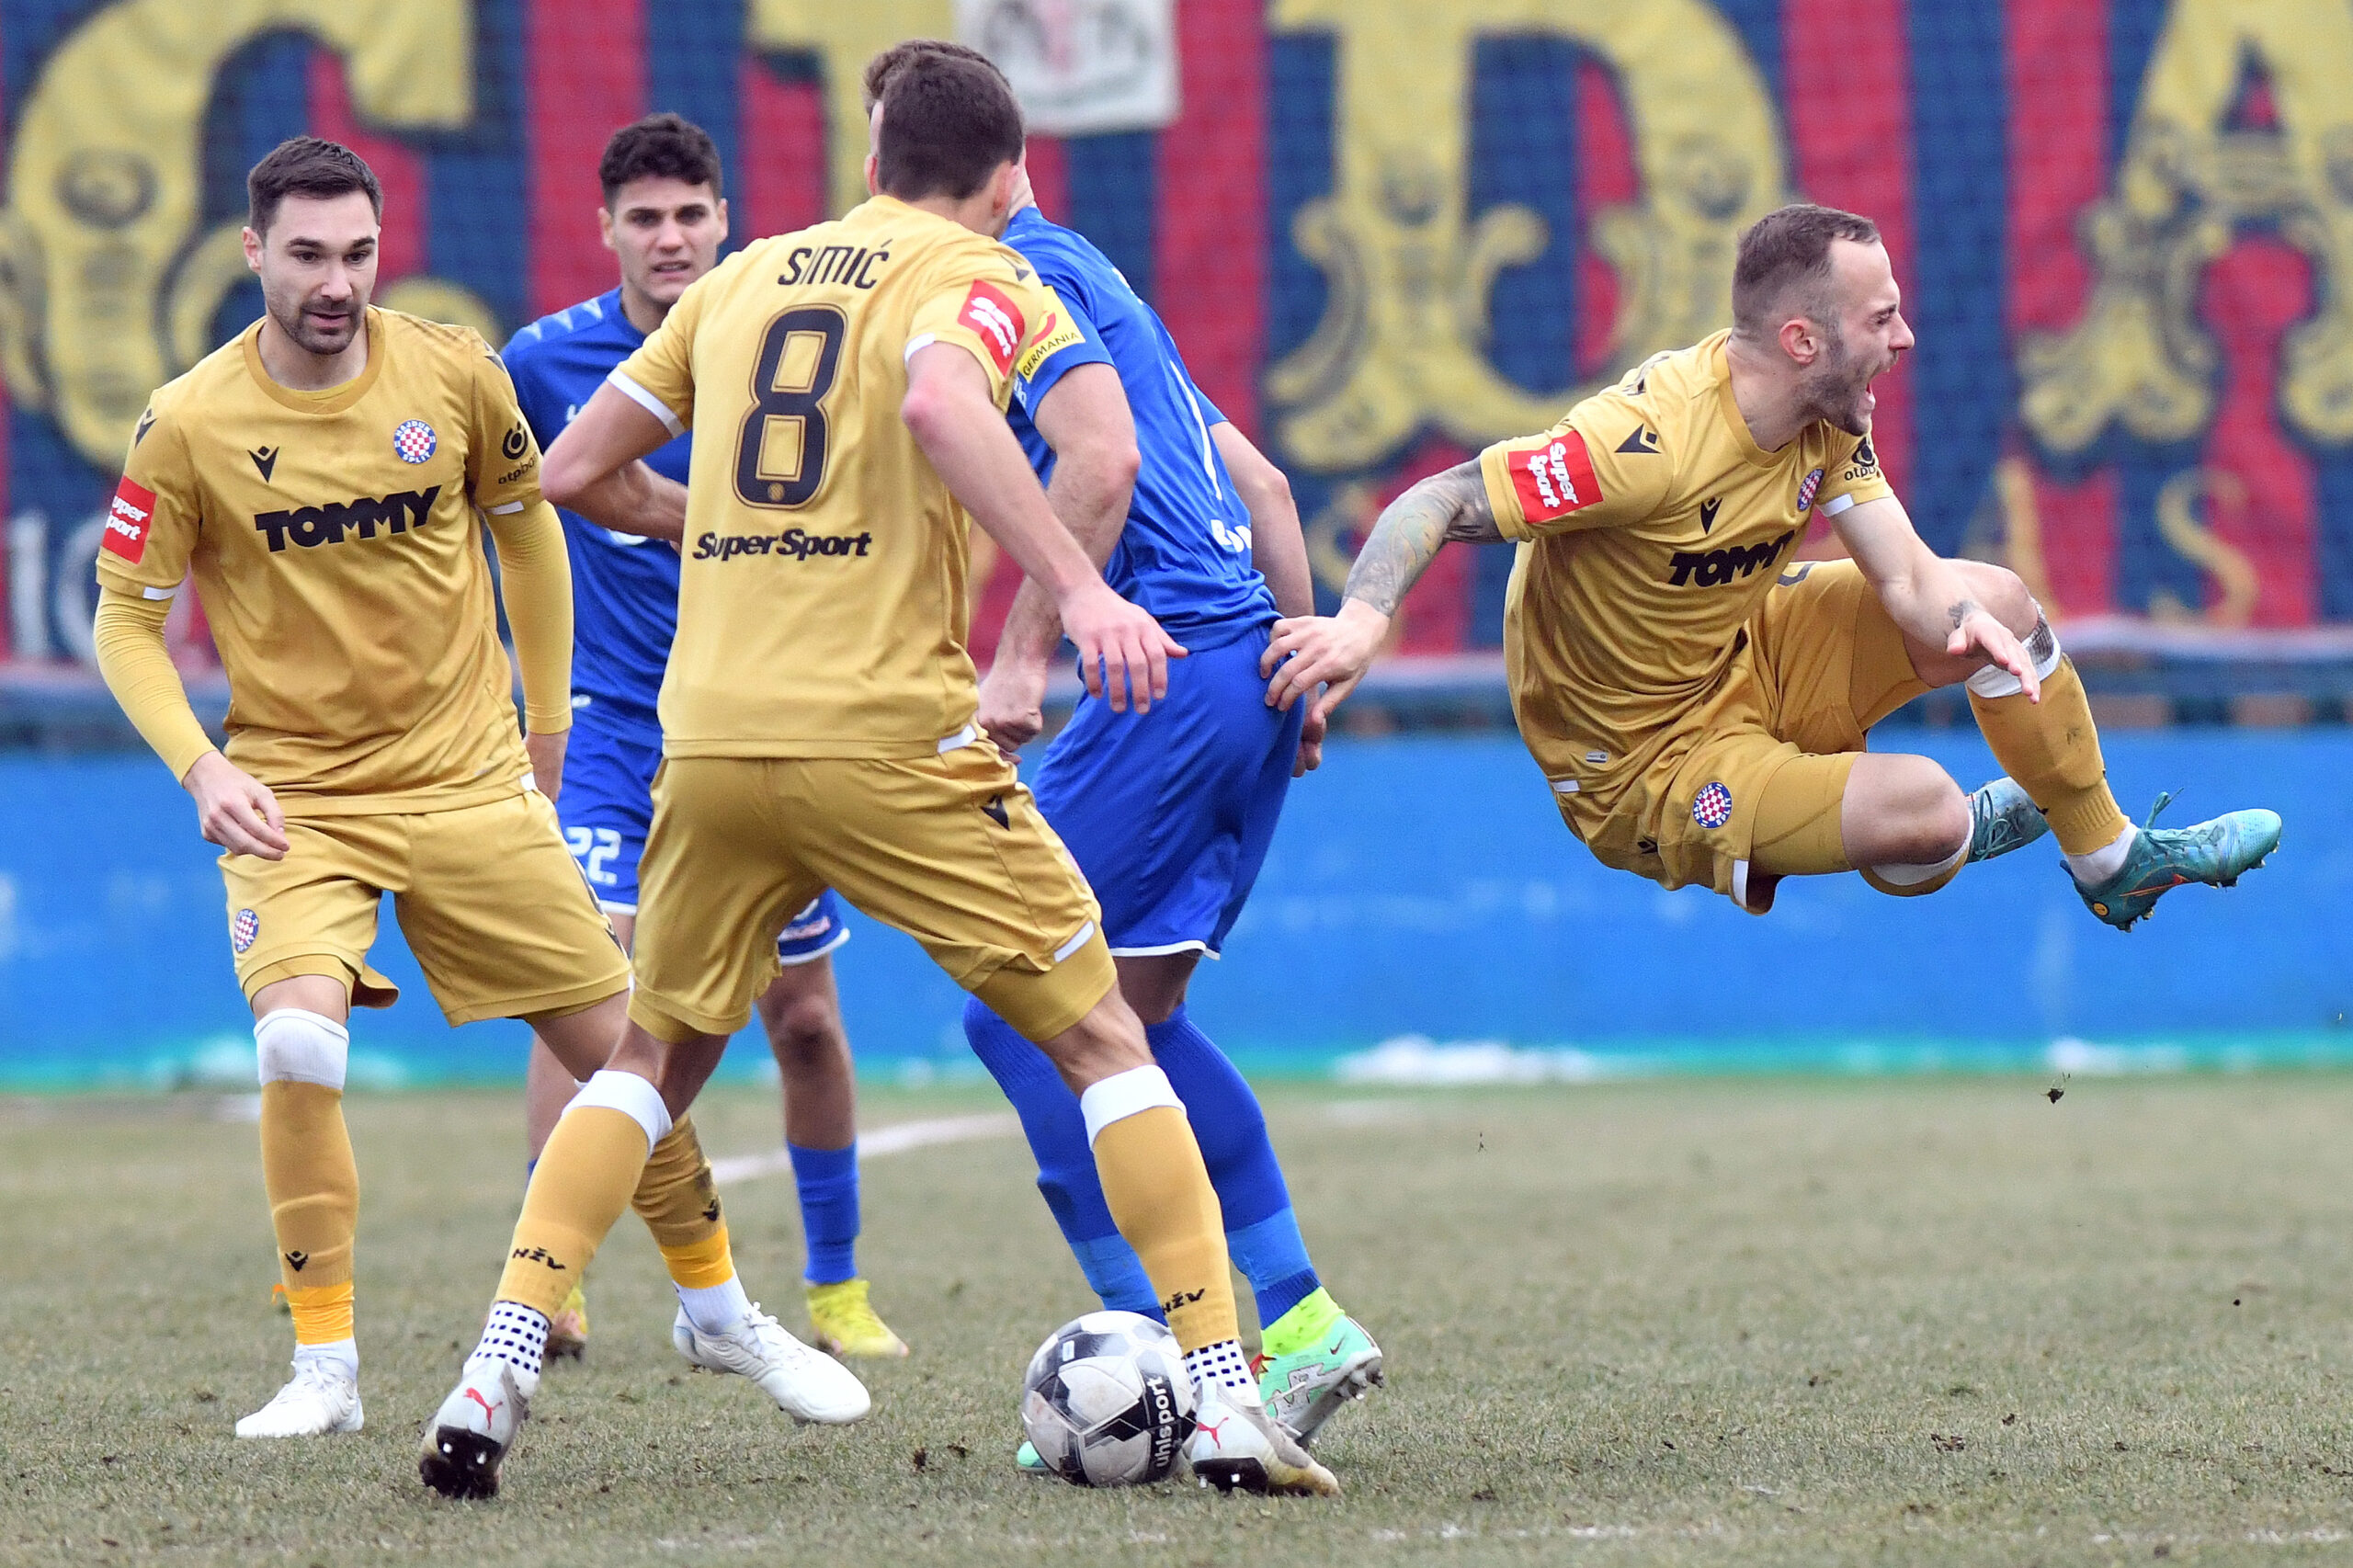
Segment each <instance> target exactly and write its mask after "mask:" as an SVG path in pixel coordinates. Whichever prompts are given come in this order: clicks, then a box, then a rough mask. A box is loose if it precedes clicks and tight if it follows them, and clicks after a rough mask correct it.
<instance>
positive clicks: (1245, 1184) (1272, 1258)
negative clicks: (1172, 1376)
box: [1144, 1004, 1381, 1443]
mask: <svg viewBox="0 0 2353 1568" xmlns="http://www.w3.org/2000/svg"><path fill="white" fill-rule="evenodd" d="M1144 1038H1145V1039H1146V1040H1148V1041H1149V1042H1150V1043H1151V1045H1152V1054H1153V1058H1154V1060H1155V1061H1157V1062H1159V1063H1160V1066H1161V1069H1162V1071H1164V1072H1165V1073H1166V1074H1168V1081H1169V1083H1170V1084H1171V1085H1174V1086H1175V1088H1176V1097H1177V1098H1178V1099H1181V1100H1183V1101H1184V1102H1185V1109H1186V1114H1187V1115H1188V1117H1189V1118H1190V1119H1192V1121H1193V1124H1194V1128H1195V1135H1196V1136H1197V1137H1198V1138H1199V1140H1200V1144H1201V1158H1202V1159H1203V1160H1204V1161H1206V1162H1207V1163H1208V1165H1209V1170H1210V1183H1211V1186H1212V1187H1215V1188H1216V1189H1217V1197H1218V1203H1219V1206H1220V1208H1221V1209H1222V1210H1223V1215H1224V1221H1225V1245H1226V1250H1227V1251H1228V1252H1229V1253H1231V1254H1232V1255H1233V1266H1234V1267H1236V1268H1238V1269H1240V1270H1241V1271H1242V1276H1243V1278H1245V1279H1247V1280H1249V1281H1250V1289H1251V1292H1252V1294H1253V1295H1255V1296H1256V1299H1257V1300H1256V1305H1257V1310H1258V1324H1259V1354H1258V1358H1257V1359H1256V1361H1255V1362H1254V1363H1253V1368H1252V1369H1253V1370H1254V1371H1256V1374H1257V1377H1258V1392H1259V1396H1260V1398H1261V1399H1262V1400H1263V1401H1264V1403H1265V1404H1266V1407H1267V1415H1271V1416H1273V1417H1274V1418H1275V1419H1276V1420H1278V1421H1279V1422H1281V1423H1282V1424H1283V1425H1284V1426H1288V1427H1289V1428H1290V1430H1291V1431H1292V1432H1294V1433H1295V1434H1297V1435H1298V1437H1299V1439H1300V1441H1301V1442H1302V1443H1306V1442H1313V1440H1314V1438H1315V1436H1316V1434H1317V1433H1318V1432H1320V1431H1321V1430H1322V1429H1323V1426H1324V1423H1325V1422H1326V1421H1329V1420H1330V1419H1331V1418H1332V1417H1333V1416H1334V1415H1337V1414H1338V1413H1339V1412H1340V1411H1341V1410H1343V1409H1345V1408H1347V1404H1348V1402H1349V1401H1351V1400H1356V1399H1361V1398H1363V1397H1364V1396H1365V1394H1367V1393H1368V1392H1371V1390H1372V1389H1373V1388H1375V1387H1376V1386H1378V1385H1379V1384H1380V1383H1381V1346H1378V1345H1376V1344H1374V1343H1373V1338H1372V1335H1370V1334H1367V1333H1366V1332H1365V1330H1364V1325H1363V1324H1359V1323H1358V1322H1357V1321H1356V1320H1355V1319H1354V1318H1352V1317H1349V1316H1348V1315H1347V1313H1345V1312H1342V1311H1341V1310H1340V1307H1339V1303H1338V1302H1336V1301H1334V1300H1333V1299H1332V1294H1331V1292H1330V1291H1328V1290H1325V1289H1324V1282H1323V1280H1322V1279H1321V1278H1318V1277H1317V1275H1316V1272H1315V1266H1314V1264H1313V1263H1312V1262H1311V1261H1309V1259H1308V1256H1307V1243H1306V1242H1305V1240H1304V1239H1303V1238H1302V1236H1301V1235H1300V1233H1299V1217H1298V1215H1297V1214H1295V1213H1294V1212H1293V1211H1292V1210H1291V1202H1290V1187H1289V1185H1288V1184H1287V1183H1285V1181H1284V1180H1283V1171H1282V1165H1281V1164H1280V1163H1279V1161H1277V1159H1276V1158H1275V1146H1274V1141H1273V1140H1272V1139H1271V1138H1269V1137H1268V1136H1267V1117H1266V1113H1265V1112H1264V1111H1263V1110H1261V1109H1260V1108H1259V1107H1258V1096H1256V1094H1255V1093H1253V1092H1252V1090H1251V1088H1250V1084H1249V1080H1247V1079H1245V1077H1243V1075H1242V1074H1241V1073H1240V1072H1238V1071H1237V1070H1236V1069H1235V1067H1234V1065H1233V1062H1231V1061H1229V1060H1228V1059H1227V1057H1226V1054H1225V1052H1224V1051H1220V1050H1219V1049H1218V1048H1217V1045H1216V1043H1215V1042H1214V1041H1212V1040H1211V1039H1210V1038H1209V1036H1207V1035H1205V1034H1203V1033H1202V1032H1201V1031H1200V1030H1199V1028H1196V1027H1195V1026H1194V1024H1193V1020H1192V1017H1190V1015H1189V1014H1188V1012H1187V1011H1186V1009H1185V1007H1184V1006H1182V1005H1181V1004H1180V1005H1179V1006H1177V1008H1176V1011H1175V1012H1174V1013H1172V1014H1170V1015H1169V1016H1168V1017H1166V1018H1165V1019H1163V1020H1162V1021H1161V1022H1159V1023H1156V1024H1152V1025H1149V1026H1147V1027H1146V1028H1145V1029H1144Z"/></svg>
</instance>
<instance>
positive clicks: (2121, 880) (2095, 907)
mask: <svg viewBox="0 0 2353 1568" xmlns="http://www.w3.org/2000/svg"><path fill="white" fill-rule="evenodd" d="M2172 801H2173V794H2172V792H2171V791H2170V790H2168V791H2166V792H2165V793H2164V794H2161V795H2159V796H2158V797H2157V803H2156V804H2155V805H2154V806H2152V807H2150V808H2149V820H2148V822H2147V823H2145V824H2143V825H2142V828H2141V831H2140V833H2139V835H2137V836H2136V837H2134V839H2133V840H2132V847H2131V849H2129V850H2127V851H2126V852H2125V856H2124V864H2123V866H2122V867H2121V868H2120V869H2118V871H2117V873H2116V875H2114V876H2112V877H2110V878H2109V879H2108V880H2107V881H2104V882H2099V883H2096V884H2093V885H2090V886H2086V885H2085V884H2084V883H2082V882H2077V883H2076V884H2075V892H2078V893H2079V894H2081V895H2082V896H2083V900H2084V903H2086V905H2088V906H2089V907H2090V909H2091V912H2092V913H2093V914H2094V915H2097V916H2099V918H2100V919H2102V920H2104V921H2106V922H2107V923H2108V924H2109V925H2110V926H2115V927H2116V928H2117V929H2118V930H2120V931H2129V930H2131V928H2132V923H2133V922H2134V921H2136V920H2140V919H2143V918H2144V917H2145V916H2146V915H2148V913H2149V912H2150V911H2151V910H2152V909H2154V908H2155V907H2156V903H2157V900H2158V899H2160V898H2162V897H2164V896H2165V894H2166V893H2168V892H2172V891H2173V890H2174V889H2175V888H2177V887H2180V886H2182V885H2184V884H2185V883H2188V882H2203V883H2205V884H2206V885H2207V886H2209V887H2218V888H2227V887H2231V886H2234V884H2236V882H2237V881H2238V880H2239V878H2240V877H2241V876H2243V875H2244V874H2245V873H2246V872H2248V871H2251V870H2253V869H2256V867H2257V866H2260V865H2262V864H2263V861H2264V858H2265V857H2267V856H2268V855H2269V854H2270V853H2271V852H2272V851H2273V850H2274V849H2277V848H2279V812H2265V811H2249V812H2229V813H2227V814H2226V815H2223V816H2219V817H2216V818H2215V819H2214V820H2213V821H2211V822H2201V823H2200V824H2198V825H2197V826H2196V827H2158V826H2156V825H2155V824H2156V820H2157V813H2158V812H2162V811H2164V810H2165V807H2166V806H2167V805H2169V804H2171V803H2172Z"/></svg>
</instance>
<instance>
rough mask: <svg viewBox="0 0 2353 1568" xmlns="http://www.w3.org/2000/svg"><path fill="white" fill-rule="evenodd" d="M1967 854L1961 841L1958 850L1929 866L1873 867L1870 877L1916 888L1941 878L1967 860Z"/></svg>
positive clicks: (1900, 886)
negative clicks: (1923, 883)
mask: <svg viewBox="0 0 2353 1568" xmlns="http://www.w3.org/2000/svg"><path fill="white" fill-rule="evenodd" d="M1968 854H1969V845H1968V843H1967V842H1966V841H1963V843H1962V844H1961V847H1960V848H1958V849H1956V850H1954V851H1953V852H1952V853H1951V854H1949V855H1948V856H1946V857H1945V858H1943V859H1941V860H1938V861H1936V862H1934V863H1932V864H1930V865H1926V866H1873V867H1872V868H1871V875H1873V876H1875V877H1877V878H1879V879H1880V881H1883V882H1892V883H1893V884H1894V885H1895V886H1897V887H1899V888H1910V887H1917V886H1919V885H1920V884H1921V883H1922V882H1926V881H1934V880H1935V879H1936V878H1938V877H1941V876H1943V875H1944V874H1945V873H1946V872H1947V871H1949V870H1951V869H1953V868H1954V867H1955V866H1958V865H1960V864H1961V861H1962V860H1963V859H1964V858H1967V856H1968Z"/></svg>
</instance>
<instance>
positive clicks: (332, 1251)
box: [261, 1080, 359, 1345]
mask: <svg viewBox="0 0 2353 1568" xmlns="http://www.w3.org/2000/svg"><path fill="white" fill-rule="evenodd" d="M261 1169H262V1184H263V1186H264V1187H265V1188H266V1189H267V1192H268V1194H269V1222H270V1228H271V1230H272V1231H274V1232H275V1233H277V1237H278V1269H279V1272H280V1274H281V1275H282V1277H283V1278H284V1279H285V1282H286V1300H287V1303H288V1305H289V1306H290V1308H291V1309H292V1311H293V1313H294V1338H295V1341H296V1343H298V1344H301V1345H325V1344H330V1343H332V1342H334V1341H335V1340H340V1339H349V1338H350V1337H351V1336H352V1289H351V1254H352V1244H353V1240H354V1238H355V1237H356V1236H357V1234H358V1229H359V1167H358V1164H357V1163H356V1162H355V1161H354V1160H353V1158H352V1153H351V1135H350V1133H349V1131H347V1129H346V1128H345V1126H344V1121H343V1091H342V1090H340V1089H332V1088H328V1087H325V1086H324V1085H319V1084H308V1083H296V1082H290V1081H283V1080H281V1081H277V1082H272V1083H266V1084H264V1085H262V1086H261Z"/></svg>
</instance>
